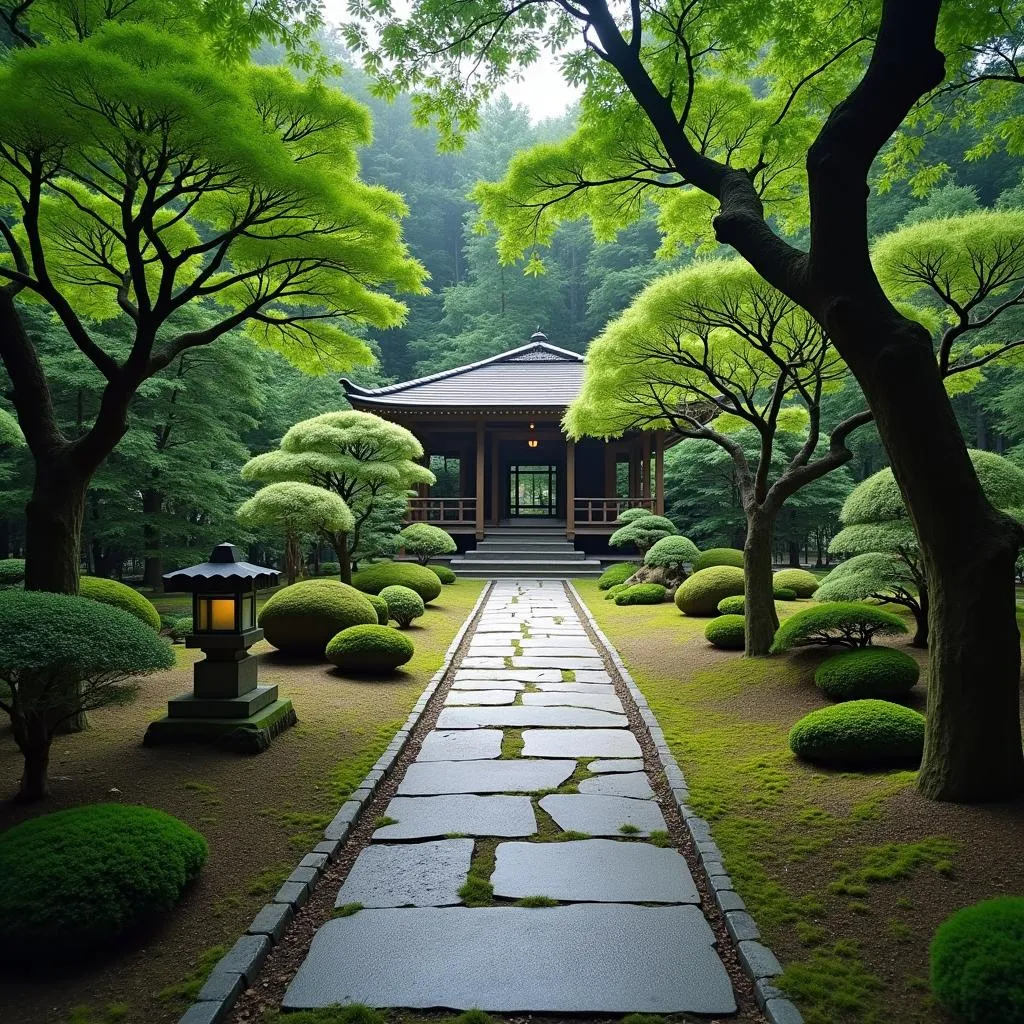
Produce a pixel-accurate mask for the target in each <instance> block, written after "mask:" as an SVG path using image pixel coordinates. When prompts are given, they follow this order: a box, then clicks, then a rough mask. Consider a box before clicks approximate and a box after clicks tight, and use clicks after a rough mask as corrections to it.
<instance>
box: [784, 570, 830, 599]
mask: <svg viewBox="0 0 1024 1024" xmlns="http://www.w3.org/2000/svg"><path fill="white" fill-rule="evenodd" d="M820 583H821V581H820V580H819V579H818V577H817V576H815V575H814V573H813V572H808V571H807V570H806V569H780V570H779V571H778V572H777V573H776V574H775V577H774V585H775V587H776V589H778V588H779V587H785V588H786V589H787V590H792V591H794V592H795V593H796V596H797V597H812V596H813V595H814V592H815V591H816V590H817V589H818V587H819V586H820Z"/></svg>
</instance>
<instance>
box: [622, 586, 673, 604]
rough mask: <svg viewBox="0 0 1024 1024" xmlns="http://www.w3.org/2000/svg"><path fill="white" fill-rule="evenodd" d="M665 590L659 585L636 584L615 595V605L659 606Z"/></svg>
mask: <svg viewBox="0 0 1024 1024" xmlns="http://www.w3.org/2000/svg"><path fill="white" fill-rule="evenodd" d="M665 594H666V590H665V588H664V587H663V586H661V584H659V583H637V584H634V585H633V586H631V587H623V589H622V590H619V591H617V592H616V594H615V603H616V604H661V602H662V601H664V600H665Z"/></svg>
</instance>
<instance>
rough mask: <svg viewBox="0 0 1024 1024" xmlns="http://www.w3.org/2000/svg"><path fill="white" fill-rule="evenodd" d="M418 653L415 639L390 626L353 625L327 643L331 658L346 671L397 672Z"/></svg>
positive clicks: (328, 658)
mask: <svg viewBox="0 0 1024 1024" xmlns="http://www.w3.org/2000/svg"><path fill="white" fill-rule="evenodd" d="M413 653H414V648H413V645H412V641H411V640H410V639H409V638H408V637H407V636H406V635H405V634H404V633H399V632H398V630H397V629H392V628H391V627H390V626H350V627H349V628H348V629H343V630H342V631H341V632H340V633H339V634H338V635H337V636H335V637H333V638H332V639H331V642H330V643H329V644H328V645H327V651H326V654H327V660H328V661H329V662H331V663H332V664H334V665H337V666H338V668H340V669H342V671H345V672H393V671H394V670H395V669H396V668H398V666H399V665H404V664H405V663H406V662H407V661H408V660H409V659H410V658H411V657H412V656H413Z"/></svg>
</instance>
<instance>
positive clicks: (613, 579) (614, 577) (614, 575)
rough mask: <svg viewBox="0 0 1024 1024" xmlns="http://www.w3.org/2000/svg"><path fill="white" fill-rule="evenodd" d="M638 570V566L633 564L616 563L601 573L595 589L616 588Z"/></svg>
mask: <svg viewBox="0 0 1024 1024" xmlns="http://www.w3.org/2000/svg"><path fill="white" fill-rule="evenodd" d="M639 568H640V566H639V565H636V564H635V563H634V562H616V563H615V564H614V565H610V566H608V568H607V569H605V571H604V572H603V573H601V575H600V577H599V578H598V581H597V589H598V590H608V589H609V588H611V587H616V586H618V585H619V584H620V583H625V582H626V580H628V579H629V577H630V576H632V575H633V573H635V572H636V571H637V569H639Z"/></svg>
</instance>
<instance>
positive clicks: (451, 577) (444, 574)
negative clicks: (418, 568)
mask: <svg viewBox="0 0 1024 1024" xmlns="http://www.w3.org/2000/svg"><path fill="white" fill-rule="evenodd" d="M427 568H428V569H429V570H430V571H431V572H432V573H433V574H434V575H435V576H436V577H437V578H438V579H439V580H440V581H441V584H442V585H443V586H446V587H449V586H451V585H452V584H453V583H454V582H455V581H456V580H457V579H458V578H459V577H458V576H456V575H455V573H454V572H452V570H451V569H449V568H448V566H447V565H434V564H433V563H431V564H430V565H428V566H427Z"/></svg>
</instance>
